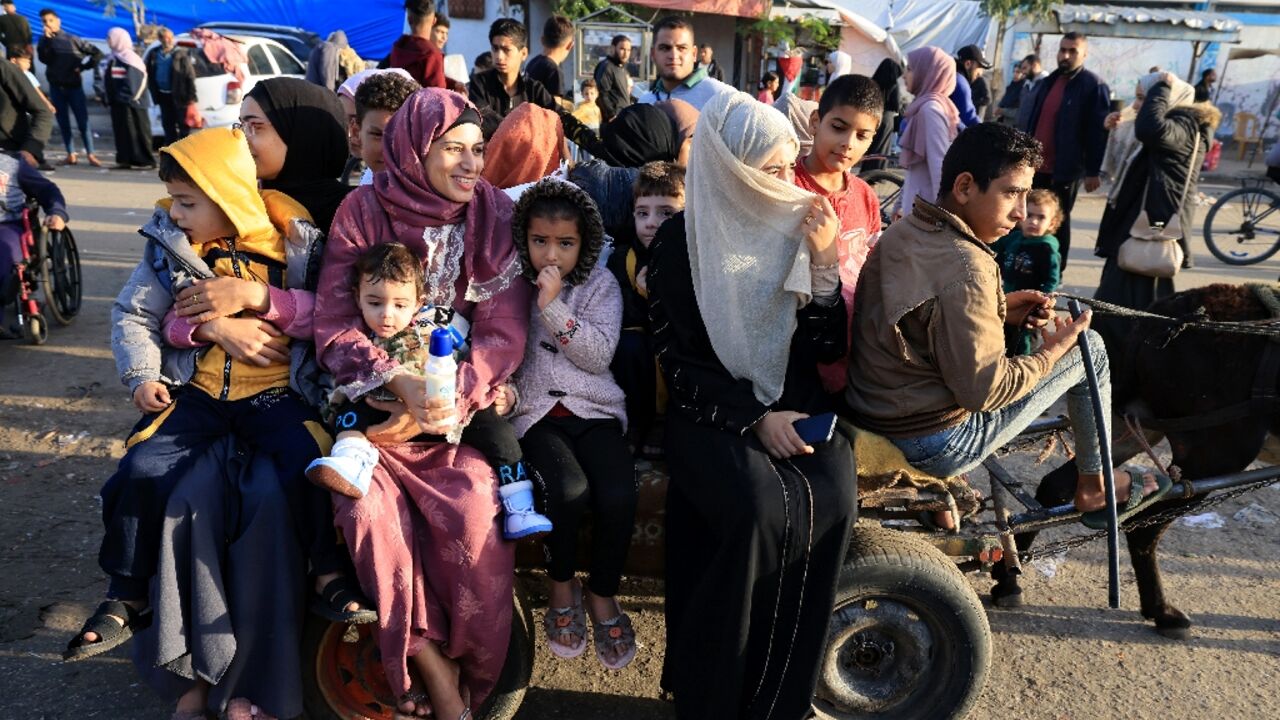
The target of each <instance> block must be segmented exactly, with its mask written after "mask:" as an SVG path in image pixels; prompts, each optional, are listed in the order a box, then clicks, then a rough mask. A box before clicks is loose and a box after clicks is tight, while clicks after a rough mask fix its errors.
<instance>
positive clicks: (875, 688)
mask: <svg viewBox="0 0 1280 720" xmlns="http://www.w3.org/2000/svg"><path fill="white" fill-rule="evenodd" d="M990 665H991V628H990V627H989V626H988V625H987V616H986V613H985V612H984V611H983V609H982V603H981V602H980V601H979V600H978V596H977V595H976V594H975V593H974V592H973V589H972V588H970V587H969V583H968V582H967V581H966V580H965V578H964V575H962V574H961V573H960V571H959V570H957V569H956V566H955V563H954V562H953V561H952V560H951V559H949V558H947V556H945V555H943V554H942V553H941V552H939V551H938V550H937V549H935V548H934V547H933V546H931V545H929V544H928V543H926V542H925V541H923V540H921V539H920V538H917V537H913V536H911V535H909V534H908V533H905V532H898V531H894V530H888V529H885V528H881V527H878V526H875V525H858V526H856V527H855V528H854V530H853V537H852V539H851V540H850V543H849V552H848V556H847V558H846V560H845V565H844V568H843V570H842V571H841V573H840V585H839V589H838V590H837V593H836V605H835V609H834V610H833V611H832V614H831V624H830V627H829V628H828V631H827V651H826V656H825V657H824V658H823V662H822V669H821V676H820V677H819V680H818V687H817V691H816V692H815V694H814V708H815V709H816V710H817V717H819V718H822V719H823V720H837V719H839V720H846V719H853V718H859V719H870V718H894V719H895V720H934V719H941V718H963V717H964V716H965V715H966V714H967V713H968V712H969V709H970V708H971V707H972V706H973V703H974V702H975V701H976V700H977V698H978V694H979V693H980V692H981V691H982V686H983V684H984V683H985V682H986V677H987V671H988V669H989V668H990Z"/></svg>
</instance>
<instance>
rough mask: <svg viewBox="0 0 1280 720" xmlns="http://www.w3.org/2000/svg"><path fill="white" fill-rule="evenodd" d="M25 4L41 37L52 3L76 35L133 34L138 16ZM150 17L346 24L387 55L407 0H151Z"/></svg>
mask: <svg viewBox="0 0 1280 720" xmlns="http://www.w3.org/2000/svg"><path fill="white" fill-rule="evenodd" d="M119 4H120V3H118V2H117V5H119ZM19 5H20V6H21V7H20V8H19V10H18V13H19V14H21V15H23V16H25V17H26V18H27V20H29V21H30V22H31V28H32V30H33V34H34V35H35V37H36V38H39V37H40V15H39V13H40V10H41V9H42V8H46V7H47V8H50V9H52V10H53V11H54V12H56V13H57V14H58V16H59V17H61V18H62V27H63V29H65V30H66V31H67V32H70V33H72V34H74V35H79V36H81V37H84V38H105V37H106V36H107V31H108V30H110V29H111V28H113V27H122V28H124V29H126V30H128V31H129V34H130V35H133V21H132V20H131V19H130V17H129V11H128V10H127V9H125V8H122V7H117V8H116V11H115V13H116V14H115V15H114V16H113V17H108V16H106V15H103V10H102V7H101V6H98V5H93V4H90V3H89V2H86V1H85V0H40V2H24V3H19ZM146 20H147V22H148V23H152V22H154V23H158V24H160V25H164V26H165V27H168V28H170V29H171V30H173V31H174V32H178V33H182V32H186V31H187V30H190V29H191V28H193V27H195V26H197V25H199V24H200V23H205V22H213V21H218V20H222V21H236V22H254V23H264V24H269V25H290V26H296V27H301V28H305V29H307V30H310V31H312V32H314V33H316V34H317V35H319V36H320V37H322V38H323V37H328V35H329V33H331V32H333V31H334V30H344V31H346V33H347V39H348V40H349V41H350V42H351V46H352V47H354V48H355V49H356V50H357V51H359V52H360V54H361V55H363V56H365V57H382V56H383V55H385V54H386V53H387V52H388V51H389V50H390V49H391V43H393V42H395V40H396V38H398V37H400V29H401V28H402V27H403V26H404V0H363V2H361V3H360V5H359V12H353V11H352V6H350V5H346V4H345V3H320V2H314V0H148V2H147V16H146ZM299 59H300V60H302V61H303V62H306V61H307V58H299Z"/></svg>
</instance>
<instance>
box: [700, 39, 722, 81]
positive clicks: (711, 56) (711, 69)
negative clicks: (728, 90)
mask: <svg viewBox="0 0 1280 720" xmlns="http://www.w3.org/2000/svg"><path fill="white" fill-rule="evenodd" d="M698 67H701V68H706V71H707V77H709V78H711V79H713V80H719V81H720V82H724V68H722V67H720V63H718V62H716V51H715V49H714V48H712V47H711V45H710V44H709V43H703V44H702V45H701V46H699V47H698Z"/></svg>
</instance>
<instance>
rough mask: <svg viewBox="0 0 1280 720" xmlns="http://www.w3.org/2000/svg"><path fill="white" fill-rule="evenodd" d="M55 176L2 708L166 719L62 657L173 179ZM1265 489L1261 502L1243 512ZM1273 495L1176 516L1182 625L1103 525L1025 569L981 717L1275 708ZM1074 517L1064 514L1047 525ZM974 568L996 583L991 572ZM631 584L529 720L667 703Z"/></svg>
mask: <svg viewBox="0 0 1280 720" xmlns="http://www.w3.org/2000/svg"><path fill="white" fill-rule="evenodd" d="M56 180H57V181H58V182H59V183H60V185H61V186H62V188H63V190H64V192H65V193H66V194H67V196H68V199H69V202H70V206H71V208H72V212H73V227H74V228H75V229H76V233H77V237H78V238H79V241H80V247H81V252H82V256H83V266H84V273H85V305H84V309H83V311H82V313H81V315H80V316H79V317H78V318H77V319H76V320H75V322H74V324H72V325H71V326H70V327H68V328H55V329H54V330H53V332H52V337H51V338H50V341H49V343H48V344H47V345H45V346H43V347H30V346H26V345H22V344H19V343H16V342H5V343H3V344H0V718H14V719H15V720H18V719H20V720H33V719H37V718H40V719H46V720H55V719H57V720H63V719H68V720H69V719H71V718H165V717H167V715H168V712H167V708H166V707H165V706H163V705H162V704H161V703H160V702H159V701H158V700H157V699H156V698H155V696H154V695H153V694H152V693H151V692H150V691H149V690H148V689H147V688H145V687H143V686H141V685H139V684H138V681H137V679H136V676H135V674H134V672H133V669H132V667H131V666H130V664H129V662H128V659H127V658H128V655H127V649H120V650H117V651H115V652H112V653H110V654H108V655H106V656H105V657H101V658H98V659H94V660H92V661H88V662H83V663H79V664H74V665H63V664H61V663H60V662H58V657H59V652H60V650H61V648H62V646H63V644H64V643H65V642H66V641H67V639H68V638H69V636H70V633H71V632H72V631H74V630H75V629H76V628H78V627H79V625H80V623H81V621H82V620H83V619H84V617H85V616H86V615H87V614H88V613H89V612H90V610H91V609H92V608H93V606H94V605H95V604H96V603H97V601H98V598H99V596H100V593H101V592H102V591H103V589H104V587H105V581H104V580H103V578H102V576H101V574H100V572H99V570H98V567H97V564H96V553H97V549H98V543H99V539H100V533H101V525H100V520H99V507H100V503H99V501H98V498H97V491H98V489H99V487H100V485H101V483H102V481H103V480H104V479H105V477H106V476H107V475H108V474H109V473H110V472H111V470H112V469H113V467H114V464H115V462H116V460H117V459H118V458H119V457H120V455H121V453H122V450H123V448H122V441H121V439H122V438H123V436H124V434H125V433H126V432H127V430H128V428H129V427H130V426H131V425H132V424H133V422H134V421H135V420H136V413H135V411H134V410H133V408H132V406H131V404H130V403H129V401H128V399H127V398H126V396H125V393H124V392H123V389H122V387H121V386H120V385H119V384H118V381H117V378H116V374H115V369H114V365H113V363H112V360H111V352H110V347H109V324H108V323H109V321H108V318H109V308H110V302H111V299H112V298H113V297H114V296H115V293H116V292H117V290H118V289H119V288H120V286H121V284H122V283H123V282H124V280H125V278H126V277H127V275H128V272H129V271H130V269H131V268H132V267H133V266H134V264H135V263H136V262H137V259H138V254H139V251H140V250H141V247H142V241H141V239H140V238H139V237H138V236H137V235H136V233H135V232H134V231H135V229H136V228H137V226H138V225H139V224H140V223H141V222H142V221H143V220H144V219H145V217H146V215H147V214H148V212H149V210H148V208H149V206H150V203H151V201H152V200H153V199H154V198H155V197H156V196H157V193H159V192H160V191H161V186H160V185H159V183H158V182H157V181H156V180H155V179H154V178H153V176H151V175H150V174H138V173H123V174H120V173H108V172H106V171H93V170H90V169H87V168H77V169H71V170H62V171H60V172H58V174H57V175H56ZM1204 189H1205V190H1206V191H1208V192H1215V191H1221V190H1222V188H1217V189H1216V190H1215V189H1214V188H1204ZM1101 208H1102V204H1101V202H1100V201H1099V200H1097V199H1083V200H1082V201H1081V203H1080V205H1079V206H1078V211H1077V219H1076V225H1075V227H1076V228H1077V231H1076V238H1077V239H1076V241H1075V245H1076V246H1077V247H1076V248H1075V250H1074V252H1073V253H1072V261H1071V266H1070V269H1069V271H1068V275H1067V285H1068V289H1069V290H1072V291H1078V292H1088V291H1091V290H1092V288H1093V286H1094V285H1095V284H1096V282H1097V277H1098V273H1099V271H1100V267H1101V264H1100V262H1099V261H1098V260H1096V259H1095V258H1092V256H1091V255H1090V254H1089V253H1088V252H1087V250H1086V249H1085V248H1086V247H1087V246H1091V244H1092V242H1091V240H1092V233H1093V230H1094V229H1096V223H1097V220H1098V217H1099V215H1100V212H1101ZM1195 248H1196V260H1197V262H1198V264H1199V265H1198V267H1197V269H1196V270H1193V271H1190V272H1188V273H1185V274H1184V275H1183V276H1181V277H1180V278H1179V281H1178V282H1179V284H1180V286H1182V287H1189V286H1192V285H1199V284H1205V283H1208V282H1214V281H1233V282H1240V281H1245V280H1271V279H1273V278H1274V277H1275V275H1276V264H1275V262H1274V261H1272V262H1269V263H1266V264H1264V265H1262V266H1255V267H1252V268H1244V269H1242V270H1235V271H1232V269H1229V268H1226V267H1225V266H1222V265H1220V264H1218V263H1217V262H1216V261H1214V260H1213V259H1212V257H1210V256H1209V255H1208V253H1207V252H1205V250H1204V248H1203V246H1202V245H1201V244H1200V242H1199V241H1198V240H1197V241H1196V242H1195ZM1024 464H1025V462H1024ZM1028 474H1032V475H1034V474H1039V471H1037V470H1028ZM1254 504H1256V505H1257V506H1261V507H1262V508H1264V509H1265V510H1266V511H1267V512H1262V513H1258V512H1256V510H1255V511H1254V512H1253V513H1252V515H1253V516H1254V517H1255V519H1254V520H1252V521H1246V520H1240V519H1236V516H1237V514H1238V513H1240V512H1241V511H1242V510H1244V509H1245V508H1246V507H1247V506H1250V505H1254ZM1278 511H1280V490H1275V489H1264V490H1260V491H1256V492H1254V493H1251V494H1249V495H1246V496H1243V497H1241V498H1238V499H1235V500H1231V501H1229V502H1228V503H1226V504H1224V505H1222V506H1220V507H1218V508H1215V512H1217V513H1218V515H1219V517H1220V519H1222V520H1223V521H1224V524H1223V526H1222V527H1220V528H1217V529H1197V528H1193V527H1189V526H1185V525H1177V526H1175V527H1174V528H1173V529H1172V530H1171V531H1170V532H1169V533H1168V535H1167V537H1166V539H1165V541H1164V543H1163V545H1162V546H1161V558H1162V560H1163V562H1164V571H1165V581H1166V587H1167V589H1168V593H1169V597H1170V599H1171V601H1172V602H1173V603H1174V604H1176V605H1177V606H1179V607H1181V608H1182V609H1184V610H1185V611H1187V612H1189V613H1190V614H1191V615H1192V616H1193V618H1194V619H1195V622H1196V626H1195V628H1194V631H1193V635H1192V638H1191V639H1190V640H1187V641H1182V642H1179V641H1172V640H1166V639H1164V638H1161V637H1160V636H1158V635H1156V634H1155V633H1154V632H1153V631H1152V630H1151V629H1150V627H1149V626H1148V625H1147V624H1146V623H1145V622H1144V621H1143V620H1142V619H1141V618H1140V617H1139V615H1138V612H1137V605H1138V602H1137V593H1136V589H1135V587H1134V584H1133V582H1132V573H1131V572H1130V571H1129V570H1128V566H1127V564H1126V565H1125V566H1124V568H1123V569H1122V577H1123V579H1124V582H1123V590H1122V608H1121V609H1119V610H1107V609H1105V606H1106V587H1105V583H1106V571H1105V562H1104V561H1105V548H1104V546H1103V545H1102V544H1101V543H1094V544H1092V545H1089V546H1086V547H1084V548H1080V549H1078V550H1075V551H1072V552H1071V553H1070V554H1069V556H1068V557H1067V558H1066V559H1065V560H1064V561H1063V562H1062V563H1060V564H1059V565H1058V566H1057V567H1056V568H1053V571H1054V574H1053V575H1052V576H1051V577H1050V576H1048V575H1046V574H1045V573H1042V572H1039V571H1036V570H1029V571H1028V574H1027V575H1026V576H1025V577H1026V585H1025V587H1026V590H1027V601H1028V603H1027V606H1026V607H1025V608H1022V609H1020V610H1014V611H1001V610H992V611H991V612H990V613H989V615H990V622H991V626H992V629H993V631H994V635H995V638H994V642H995V655H996V658H995V663H994V666H993V668H992V671H991V674H990V677H989V681H988V683H987V686H986V689H985V691H984V692H983V695H982V697H981V699H980V701H979V702H978V704H977V707H976V709H975V710H974V712H973V714H972V715H971V717H974V718H1024V719H1027V720H1033V719H1038V718H1044V719H1047V720H1062V719H1067V718H1071V719H1074V718H1081V719H1084V718H1102V717H1113V716H1115V717H1125V718H1152V719H1157V718H1158V719H1159V720H1171V719H1176V718H1197V719H1199V718H1226V717H1232V718H1277V717H1280V692H1278V691H1280V600H1277V598H1280V569H1277V567H1278V566H1277V563H1276V557H1277V552H1276V551H1277V549H1278V548H1280V522H1277V520H1278V519H1280V518H1278V517H1277V514H1276V513H1277V512H1278ZM1249 514H1250V513H1245V514H1243V515H1240V517H1241V518H1243V517H1245V515H1249ZM1062 532H1071V531H1070V530H1067V531H1057V532H1056V533H1055V536H1056V535H1060V534H1061V533H1062ZM1046 569H1049V568H1047V567H1046ZM971 577H972V585H973V588H974V590H975V591H976V592H978V593H979V594H985V593H986V592H987V590H988V588H989V585H990V581H989V580H987V579H985V578H984V577H979V576H971ZM629 587H630V589H631V590H633V591H634V592H635V594H629V595H628V596H627V597H625V598H624V604H625V605H626V607H627V609H628V610H629V611H630V612H631V613H632V616H633V618H634V619H635V621H636V626H637V630H638V633H639V635H640V640H641V643H642V646H643V647H642V650H641V652H640V655H639V657H638V658H637V660H636V662H635V663H634V664H633V665H632V666H631V667H630V668H629V669H627V670H626V671H624V672H622V673H618V674H611V673H606V672H605V671H604V670H602V669H601V668H600V667H599V666H598V665H597V664H596V662H595V660H594V659H593V658H591V657H590V656H589V654H588V655H584V656H583V657H581V658H579V659H577V660H572V661H555V660H554V658H553V657H552V656H551V654H550V653H549V652H546V651H545V647H544V646H541V643H542V642H543V641H541V640H540V641H539V643H540V651H539V652H538V659H537V665H536V668H535V672H534V678H533V687H532V688H531V689H530V691H529V693H528V695H527V697H526V701H525V704H524V706H523V709H522V710H521V712H520V714H519V716H518V717H519V718H521V720H532V719H535V718H538V719H540V718H565V719H575V720H586V719H592V720H594V719H598V718H610V719H611V720H648V719H650V718H653V719H657V718H670V717H673V714H672V712H671V710H670V706H669V705H668V704H667V703H665V702H664V701H662V700H661V699H659V697H658V676H659V672H660V669H661V658H662V653H663V649H664V642H663V625H662V609H661V597H660V595H657V594H655V593H654V592H652V586H650V585H644V584H639V585H634V584H633V585H632V586H629ZM541 610H542V608H540V607H539V608H537V609H536V612H538V613H539V614H540V613H541Z"/></svg>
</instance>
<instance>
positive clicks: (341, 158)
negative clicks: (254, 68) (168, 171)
mask: <svg viewBox="0 0 1280 720" xmlns="http://www.w3.org/2000/svg"><path fill="white" fill-rule="evenodd" d="M240 124H241V125H242V126H243V127H244V134H245V137H246V138H247V139H248V141H249V151H250V152H251V153H252V154H253V159H254V162H255V163H257V166H258V178H259V179H260V180H262V187H263V188H264V189H268V190H279V191H280V192H282V193H284V194H286V195H288V196H289V197H292V198H293V199H294V200H297V201H298V202H299V203H301V204H302V206H303V207H305V208H306V209H307V211H308V212H310V213H311V218H312V219H313V220H314V221H315V223H316V227H318V228H320V229H321V230H323V231H325V233H328V232H329V225H331V224H332V223H333V214H334V213H335V212H337V210H338V205H340V204H341V203H342V199H343V198H344V197H346V196H347V193H348V192H349V191H350V190H351V188H350V187H348V186H347V185H345V184H343V183H342V182H341V181H339V180H338V178H339V177H341V175H342V170H343V168H344V167H345V165H346V162H347V154H348V150H347V135H346V116H345V114H344V113H343V111H342V105H341V104H340V103H339V102H338V96H337V95H336V94H334V93H333V91H331V90H327V89H325V88H322V87H320V86H318V85H314V84H312V83H309V82H307V81H306V80H303V79H301V78H288V77H281V78H271V79H270V80H263V81H262V82H260V83H258V84H257V85H255V86H254V88H253V90H251V91H250V92H249V95H248V96H247V97H246V98H245V99H244V103H243V104H242V105H241V106H240Z"/></svg>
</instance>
